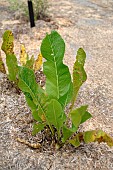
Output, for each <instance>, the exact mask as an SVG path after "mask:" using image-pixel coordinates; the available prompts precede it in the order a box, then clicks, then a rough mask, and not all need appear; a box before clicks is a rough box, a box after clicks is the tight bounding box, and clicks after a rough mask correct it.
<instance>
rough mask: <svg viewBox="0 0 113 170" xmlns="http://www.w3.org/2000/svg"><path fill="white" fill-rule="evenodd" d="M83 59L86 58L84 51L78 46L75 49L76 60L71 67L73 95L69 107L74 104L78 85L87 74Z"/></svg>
mask: <svg viewBox="0 0 113 170" xmlns="http://www.w3.org/2000/svg"><path fill="white" fill-rule="evenodd" d="M85 59H86V54H85V51H84V50H83V49H82V48H79V49H78V51H77V56H76V62H75V64H74V67H73V97H72V104H71V109H72V108H73V106H74V103H75V100H76V97H77V94H78V91H79V89H80V87H81V86H82V84H83V83H84V82H85V81H86V79H87V75H86V72H85V70H84V63H85Z"/></svg>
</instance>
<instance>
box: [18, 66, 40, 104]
mask: <svg viewBox="0 0 113 170" xmlns="http://www.w3.org/2000/svg"><path fill="white" fill-rule="evenodd" d="M18 86H19V88H20V89H21V90H22V91H23V92H28V93H29V94H30V95H31V97H32V99H33V102H34V103H35V104H36V105H37V104H38V100H37V93H38V85H37V83H36V80H35V75H34V72H33V71H32V70H30V69H28V68H26V67H19V83H18Z"/></svg>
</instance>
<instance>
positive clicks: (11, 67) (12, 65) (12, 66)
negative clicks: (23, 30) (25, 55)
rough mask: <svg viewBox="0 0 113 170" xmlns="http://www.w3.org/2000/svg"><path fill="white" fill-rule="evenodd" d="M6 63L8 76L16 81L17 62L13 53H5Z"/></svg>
mask: <svg viewBox="0 0 113 170" xmlns="http://www.w3.org/2000/svg"><path fill="white" fill-rule="evenodd" d="M6 64H7V67H8V72H9V75H8V78H9V80H11V81H15V82H16V81H17V74H18V63H17V58H16V56H15V55H14V54H7V56H6Z"/></svg>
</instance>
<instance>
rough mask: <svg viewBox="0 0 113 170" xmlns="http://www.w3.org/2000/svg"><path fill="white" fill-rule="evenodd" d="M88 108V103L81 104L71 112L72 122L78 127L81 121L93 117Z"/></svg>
mask: <svg viewBox="0 0 113 170" xmlns="http://www.w3.org/2000/svg"><path fill="white" fill-rule="evenodd" d="M87 108H88V106H87V105H85V106H81V107H80V108H77V109H75V110H73V111H71V112H70V113H69V114H70V115H71V119H72V123H73V125H74V126H75V127H76V128H78V126H79V125H80V124H81V123H83V122H85V121H86V120H87V119H89V118H91V117H92V116H91V114H90V113H89V112H87V111H86V110H87Z"/></svg>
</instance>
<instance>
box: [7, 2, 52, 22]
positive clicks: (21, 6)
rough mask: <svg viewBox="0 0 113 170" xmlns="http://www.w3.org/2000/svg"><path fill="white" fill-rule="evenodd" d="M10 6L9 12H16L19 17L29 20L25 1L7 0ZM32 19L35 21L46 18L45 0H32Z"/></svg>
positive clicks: (46, 4) (46, 5)
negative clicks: (22, 16)
mask: <svg viewBox="0 0 113 170" xmlns="http://www.w3.org/2000/svg"><path fill="white" fill-rule="evenodd" d="M8 1H9V4H10V10H13V11H18V12H19V13H20V15H24V16H25V17H27V18H29V12H28V6H27V1H26V2H25V1H23V0H20V1H18V0H8ZM32 2H33V9H34V17H35V20H37V19H45V18H47V16H48V7H49V5H48V1H47V0H32Z"/></svg>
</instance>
